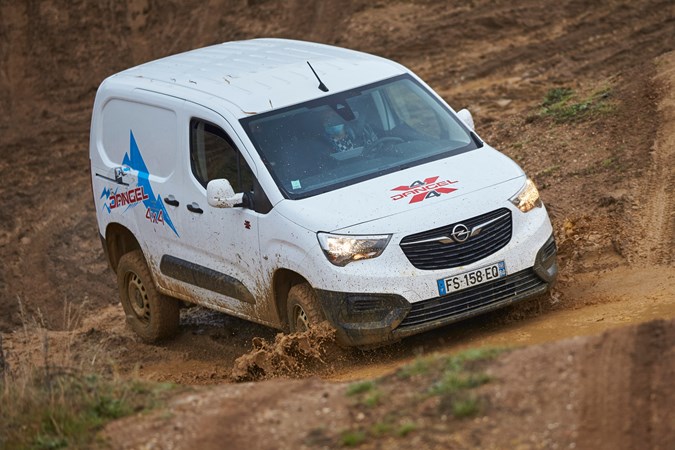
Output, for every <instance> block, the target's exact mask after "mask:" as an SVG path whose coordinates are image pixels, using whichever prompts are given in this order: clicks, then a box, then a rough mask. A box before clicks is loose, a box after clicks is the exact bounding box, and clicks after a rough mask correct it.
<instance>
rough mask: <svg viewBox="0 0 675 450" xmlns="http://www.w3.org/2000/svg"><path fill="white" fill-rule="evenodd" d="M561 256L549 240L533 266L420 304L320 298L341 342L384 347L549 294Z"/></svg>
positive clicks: (348, 296)
mask: <svg viewBox="0 0 675 450" xmlns="http://www.w3.org/2000/svg"><path fill="white" fill-rule="evenodd" d="M556 255H557V251H556V246H555V240H554V239H553V236H550V237H549V239H548V240H547V241H546V243H545V244H544V245H543V246H542V247H541V248H540V249H539V251H538V252H537V256H536V258H535V263H534V265H533V266H532V267H531V268H528V269H525V270H521V271H520V272H517V273H514V274H511V275H508V276H506V277H504V278H500V279H497V280H495V281H492V282H490V283H485V284H480V285H478V286H474V287H471V288H467V289H463V290H461V291H457V292H453V293H451V294H447V295H444V296H441V297H436V298H431V299H428V300H424V301H420V302H415V303H410V302H408V301H407V300H406V299H405V298H403V297H402V296H400V295H395V294H372V293H365V294H364V293H349V292H336V291H327V290H317V296H318V298H319V301H320V303H321V306H322V308H323V311H324V314H325V316H326V318H327V319H328V320H329V321H330V322H331V323H332V324H333V326H334V327H335V328H336V330H337V335H338V340H339V341H340V342H341V343H342V344H344V345H350V346H371V345H377V344H384V343H388V342H393V341H397V340H400V339H401V338H403V337H406V336H411V335H413V334H417V333H421V332H423V331H427V330H431V329H433V328H438V327H441V326H443V325H447V324H449V323H453V322H457V321H459V320H463V319H466V318H468V317H472V316H476V315H479V314H482V313H485V312H487V311H491V310H494V309H497V308H502V307H504V306H506V305H509V304H512V303H515V302H518V301H521V300H525V299H528V298H532V297H536V296H538V295H541V294H543V293H545V292H546V291H548V290H549V289H550V288H551V287H552V286H553V284H554V283H555V281H556V278H557V275H558V265H557V262H556Z"/></svg>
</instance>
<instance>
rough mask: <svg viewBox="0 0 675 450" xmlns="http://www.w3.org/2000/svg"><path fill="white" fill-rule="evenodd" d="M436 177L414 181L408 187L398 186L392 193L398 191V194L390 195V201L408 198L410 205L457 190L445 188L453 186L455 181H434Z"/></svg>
mask: <svg viewBox="0 0 675 450" xmlns="http://www.w3.org/2000/svg"><path fill="white" fill-rule="evenodd" d="M436 180H438V177H437V176H436V177H431V178H425V179H424V181H419V180H417V181H415V182H413V183H411V184H410V186H398V187H395V188H393V189H391V190H392V191H399V192H400V193H399V194H396V195H392V196H391V199H392V200H394V201H397V200H402V199H404V198H408V197H410V201H409V202H408V204H410V203H418V202H421V201H423V200H426V199H428V198H432V197H440V196H441V195H443V194H449V193H451V192H454V191H456V190H457V188H453V187H446V186H448V185H450V184H455V183H457V181H450V180H443V181H436Z"/></svg>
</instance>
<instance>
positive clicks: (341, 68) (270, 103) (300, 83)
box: [109, 39, 407, 117]
mask: <svg viewBox="0 0 675 450" xmlns="http://www.w3.org/2000/svg"><path fill="white" fill-rule="evenodd" d="M308 61H309V62H310V63H311V64H312V67H313V68H314V70H315V71H316V73H317V74H318V75H319V77H320V78H321V80H322V81H323V82H324V84H325V85H326V86H327V87H328V89H329V92H322V91H321V90H319V88H318V85H319V82H318V81H317V79H316V77H315V76H314V74H313V73H312V71H311V70H310V68H309V66H308V65H307V62H308ZM405 72H407V69H405V68H404V67H403V66H401V65H399V64H397V63H395V62H393V61H390V60H388V59H385V58H380V57H377V56H373V55H369V54H367V53H361V52H357V51H354V50H348V49H344V48H339V47H333V46H329V45H323V44H316V43H311V42H302V41H293V40H287V39H253V40H248V41H238V42H227V43H223V44H218V45H213V46H210V47H205V48H201V49H197V50H192V51H188V52H185V53H181V54H178V55H173V56H168V57H166V58H162V59H158V60H156V61H152V62H148V63H145V64H142V65H139V66H136V67H133V68H131V69H127V70H125V71H123V72H120V73H118V74H116V75H114V76H113V77H111V78H110V79H109V80H110V81H109V82H113V80H117V81H118V82H121V83H124V84H132V85H134V86H135V87H142V88H144V89H149V90H153V91H158V92H165V93H169V94H171V95H179V96H183V95H189V96H191V97H194V98H191V99H192V100H196V101H199V100H200V99H201V101H202V102H204V101H207V102H208V101H209V99H213V97H216V98H219V99H222V100H225V101H227V102H228V103H230V104H231V105H232V106H234V108H229V109H230V110H231V112H232V113H233V114H234V115H235V116H237V117H245V116H249V115H251V114H258V113H262V112H267V111H270V110H272V109H277V108H282V107H285V106H289V105H293V104H297V103H301V102H304V101H307V100H311V99H315V98H318V97H322V96H326V95H330V94H333V93H335V92H340V91H344V90H347V89H351V88H354V87H358V86H362V85H364V84H368V83H372V82H375V81H379V80H382V79H385V78H389V77H392V76H395V75H399V74H402V73H405ZM177 89H178V91H182V93H181V94H178V92H177ZM186 90H189V91H190V92H186ZM211 101H212V100H211ZM205 106H208V105H205Z"/></svg>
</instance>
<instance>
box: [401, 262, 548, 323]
mask: <svg viewBox="0 0 675 450" xmlns="http://www.w3.org/2000/svg"><path fill="white" fill-rule="evenodd" d="M545 285H546V283H545V282H544V281H542V280H541V278H539V277H538V276H537V275H536V274H535V273H534V271H533V270H532V269H526V270H522V271H520V272H517V273H514V274H513V275H509V276H507V277H504V278H500V279H498V280H495V281H492V282H490V283H485V284H481V285H479V286H474V287H472V288H468V289H464V290H461V291H458V292H453V293H451V294H448V295H445V296H443V297H436V298H432V299H429V300H424V301H422V302H417V303H413V304H412V309H411V310H410V312H409V313H408V315H407V316H406V318H405V319H403V322H401V325H400V326H399V327H398V328H399V329H402V328H406V327H414V326H416V325H421V324H424V323H427V322H431V321H434V320H438V319H445V318H449V317H452V316H457V315H460V314H465V313H467V312H470V311H473V310H476V309H479V308H482V307H485V306H488V305H493V304H496V303H500V302H503V301H506V300H509V299H511V298H515V297H516V296H517V297H522V296H523V295H526V294H527V293H528V292H531V291H535V290H537V289H539V288H541V287H543V286H545Z"/></svg>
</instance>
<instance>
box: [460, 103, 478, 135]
mask: <svg viewBox="0 0 675 450" xmlns="http://www.w3.org/2000/svg"><path fill="white" fill-rule="evenodd" d="M457 117H459V118H460V119H462V122H464V123H465V124H466V126H467V127H469V129H470V130H471V131H476V129H475V127H474V124H473V116H471V113H470V112H469V110H468V109H466V108H464V109H462V110H459V111H457Z"/></svg>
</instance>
